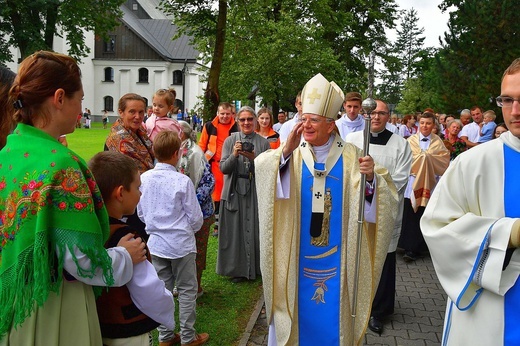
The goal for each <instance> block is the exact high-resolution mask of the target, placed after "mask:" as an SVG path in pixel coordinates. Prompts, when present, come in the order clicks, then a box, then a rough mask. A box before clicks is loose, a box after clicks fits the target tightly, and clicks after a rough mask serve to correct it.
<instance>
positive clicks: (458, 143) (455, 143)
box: [444, 119, 468, 161]
mask: <svg viewBox="0 0 520 346" xmlns="http://www.w3.org/2000/svg"><path fill="white" fill-rule="evenodd" d="M461 130H462V123H461V122H460V120H459V119H453V120H451V121H449V122H448V123H447V124H446V131H448V135H447V136H446V137H445V139H444V146H445V147H446V149H448V150H449V151H450V161H453V160H455V158H456V157H457V156H459V155H460V154H462V153H463V152H465V151H466V149H468V148H467V147H466V142H464V141H463V140H462V139H461V138H460V137H459V133H460V131H461Z"/></svg>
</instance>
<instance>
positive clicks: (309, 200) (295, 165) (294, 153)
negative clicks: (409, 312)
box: [255, 74, 397, 345]
mask: <svg viewBox="0 0 520 346" xmlns="http://www.w3.org/2000/svg"><path fill="white" fill-rule="evenodd" d="M342 102H343V92H342V91H341V90H340V89H339V87H338V86H337V85H336V84H335V83H334V82H330V83H329V82H328V81H327V80H326V79H325V78H324V77H323V76H322V75H321V74H318V75H316V76H314V77H313V78H312V79H311V80H309V81H308V82H307V84H306V85H305V87H304V89H303V91H302V107H303V114H302V118H301V122H299V123H298V124H297V125H296V126H295V127H294V129H293V131H292V132H291V134H290V135H289V137H288V139H287V141H286V142H285V143H284V144H282V146H281V147H280V148H278V149H277V150H273V151H269V152H266V153H264V154H262V155H260V156H258V157H257V159H256V160H255V167H256V172H257V181H256V184H257V193H258V201H259V217H260V239H261V247H260V253H261V269H262V278H263V283H264V296H265V300H266V309H267V318H268V321H269V325H270V327H269V345H287V344H289V345H297V344H299V345H346V344H352V343H355V344H359V343H361V342H362V338H363V335H364V332H365V329H366V327H367V324H368V319H369V316H370V305H371V302H372V298H373V296H374V294H375V288H376V287H377V282H378V280H379V275H380V273H381V268H382V265H383V262H384V260H385V257H386V252H387V250H388V244H389V241H390V236H391V233H392V228H393V223H394V219H395V216H396V212H397V193H396V191H395V186H394V184H393V182H392V180H391V177H390V176H389V174H388V172H387V170H386V169H384V168H381V167H379V166H375V167H374V161H373V159H372V158H371V157H370V156H365V157H362V152H361V150H360V149H357V148H356V147H355V146H354V145H352V144H349V143H345V142H344V141H343V140H342V139H341V137H340V136H339V135H338V134H337V131H336V126H335V123H334V120H335V119H336V115H337V113H338V111H339V109H340V107H341V103H342ZM301 137H303V139H301ZM361 174H366V178H367V183H366V186H362V187H361V188H363V189H364V190H365V194H366V201H365V203H366V208H365V211H366V213H365V220H366V221H367V223H366V224H365V226H364V234H363V237H362V244H361V261H360V263H361V266H360V278H361V280H360V282H359V292H363V294H360V296H359V299H358V304H357V318H356V323H355V326H353V325H352V319H351V301H350V299H352V292H351V288H352V285H353V280H354V266H355V263H354V262H355V257H356V256H355V252H356V242H357V240H356V238H357V228H358V227H357V214H358V210H357V209H358V206H359V195H360V194H359V189H360V179H361ZM376 209H377V211H378V212H377V215H376V213H375V211H376ZM368 222H371V223H368Z"/></svg>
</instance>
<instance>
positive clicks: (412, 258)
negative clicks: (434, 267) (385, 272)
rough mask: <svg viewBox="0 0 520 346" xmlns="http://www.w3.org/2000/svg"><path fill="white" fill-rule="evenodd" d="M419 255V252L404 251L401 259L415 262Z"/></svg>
mask: <svg viewBox="0 0 520 346" xmlns="http://www.w3.org/2000/svg"><path fill="white" fill-rule="evenodd" d="M418 257H419V254H418V253H416V252H413V251H406V252H405V253H404V255H403V260H404V261H405V262H415V261H416V260H417V258H418Z"/></svg>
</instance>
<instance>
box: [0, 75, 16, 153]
mask: <svg viewBox="0 0 520 346" xmlns="http://www.w3.org/2000/svg"><path fill="white" fill-rule="evenodd" d="M15 76H16V74H15V73H14V72H13V71H11V70H9V69H8V68H7V67H4V66H2V65H0V149H2V148H3V147H4V146H5V142H6V140H7V135H9V134H10V133H11V132H12V131H13V129H14V127H15V125H16V122H15V121H14V116H13V115H14V106H13V104H12V103H11V102H9V89H10V88H11V85H12V84H13V81H14V77H15Z"/></svg>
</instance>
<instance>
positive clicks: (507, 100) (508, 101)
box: [496, 96, 520, 108]
mask: <svg viewBox="0 0 520 346" xmlns="http://www.w3.org/2000/svg"><path fill="white" fill-rule="evenodd" d="M496 100H497V106H498V107H504V108H509V107H513V103H514V102H515V101H517V102H520V99H515V98H512V97H509V96H497V98H496Z"/></svg>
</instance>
